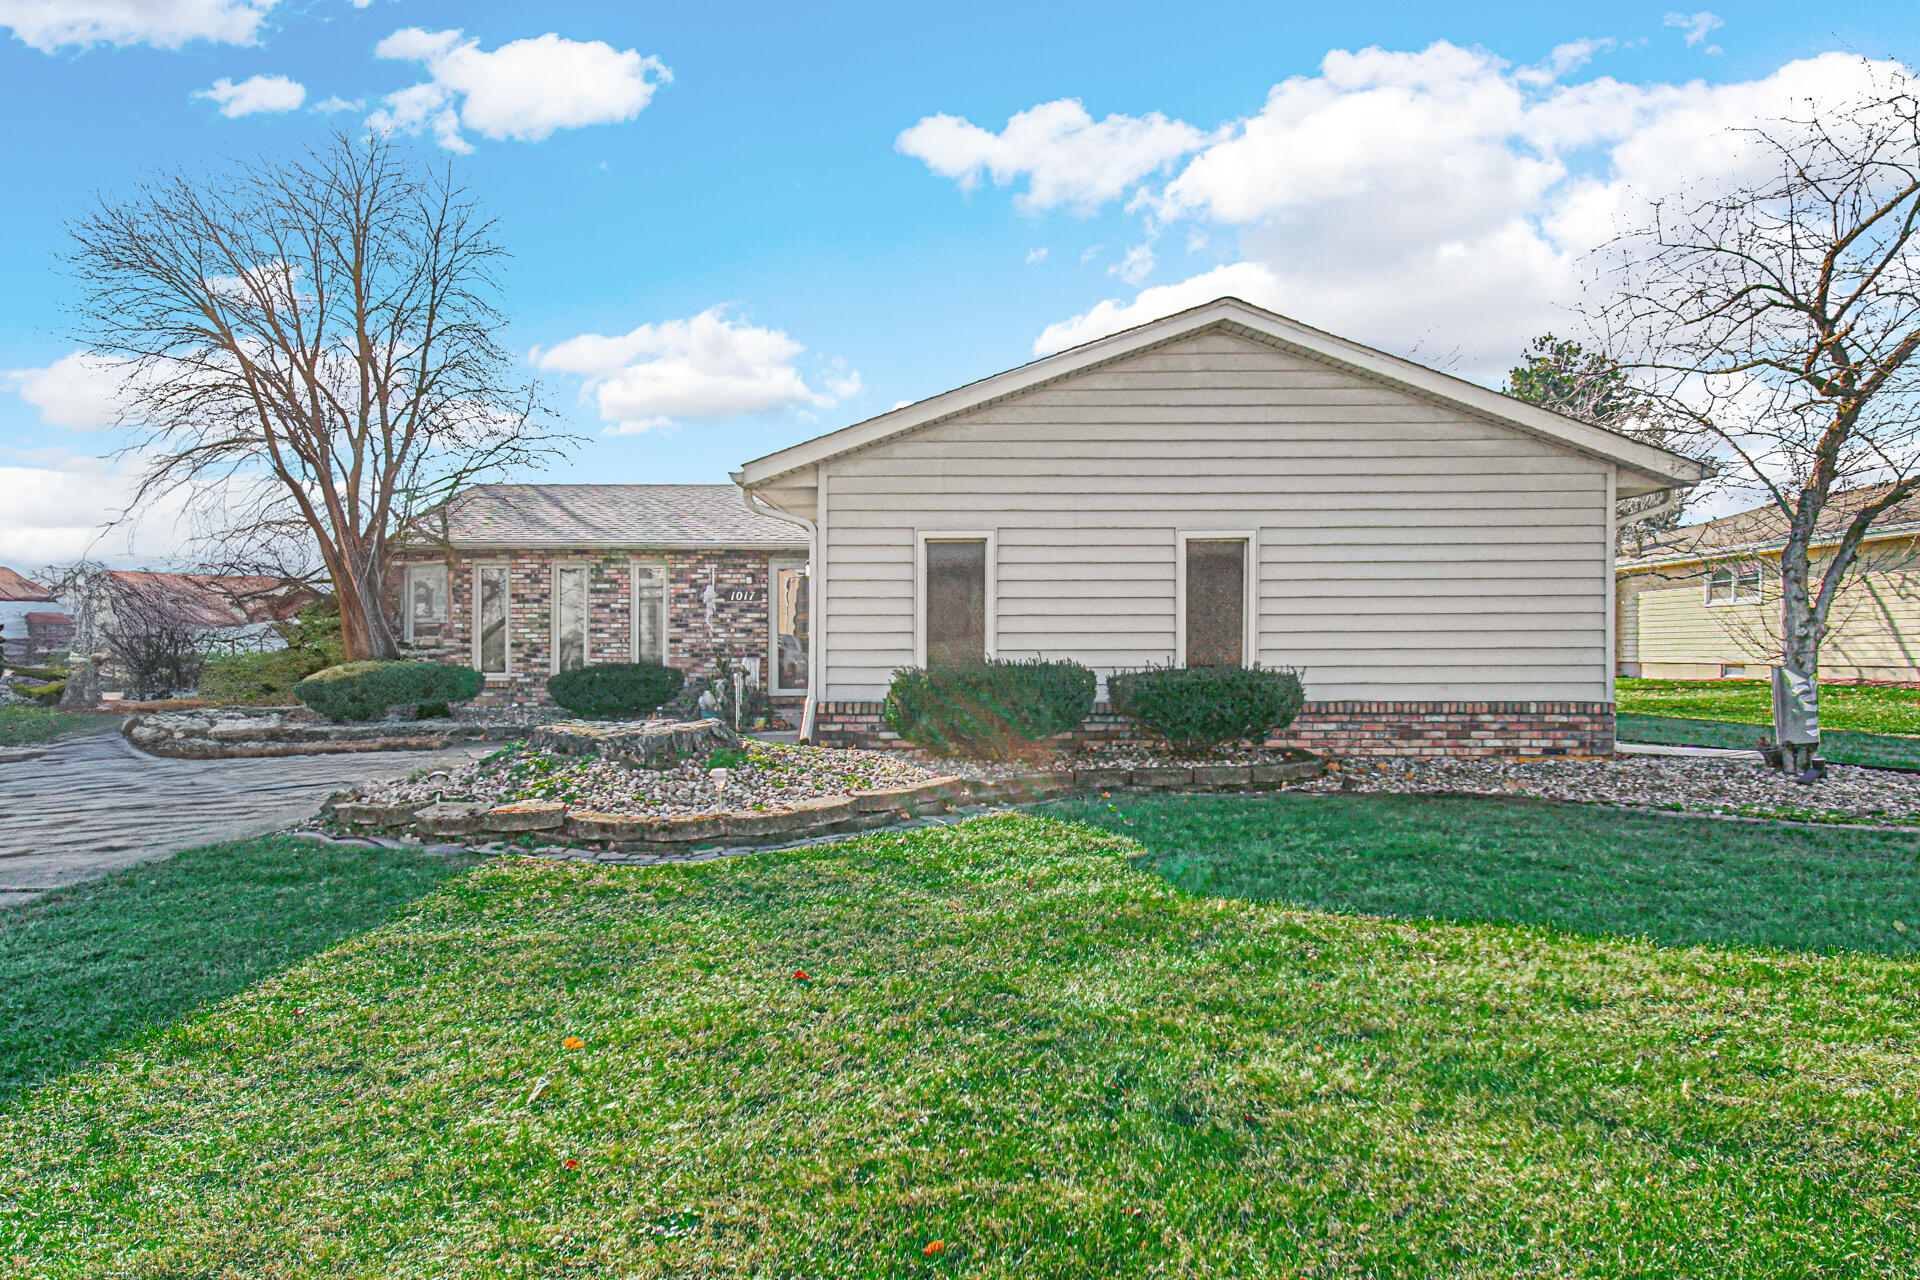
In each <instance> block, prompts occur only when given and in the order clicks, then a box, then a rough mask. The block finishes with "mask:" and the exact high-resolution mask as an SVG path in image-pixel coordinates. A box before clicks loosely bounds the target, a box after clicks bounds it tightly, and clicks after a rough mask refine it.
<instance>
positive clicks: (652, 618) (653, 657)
mask: <svg viewBox="0 0 1920 1280" xmlns="http://www.w3.org/2000/svg"><path fill="white" fill-rule="evenodd" d="M633 660H634V661H635V662H659V663H665V662H666V660H667V566H666V565H664V564H660V563H658V562H648V561H635V562H634V565H633Z"/></svg>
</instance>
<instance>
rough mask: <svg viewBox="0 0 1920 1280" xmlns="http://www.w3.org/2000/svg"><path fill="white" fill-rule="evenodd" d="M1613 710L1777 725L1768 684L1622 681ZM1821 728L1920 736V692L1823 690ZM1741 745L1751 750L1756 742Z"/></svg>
mask: <svg viewBox="0 0 1920 1280" xmlns="http://www.w3.org/2000/svg"><path fill="white" fill-rule="evenodd" d="M1614 683H1615V693H1614V705H1615V708H1616V709H1617V710H1618V711H1619V712H1620V713H1622V714H1624V715H1633V716H1670V717H1677V718H1679V719H1682V720H1726V721H1730V722H1732V723H1734V724H1761V725H1764V724H1772V723H1773V694H1772V693H1771V692H1770V690H1769V687H1768V685H1767V682H1766V681H1765V680H1617V681H1615V682H1614ZM1820 727H1821V728H1822V729H1823V730H1825V729H1849V730H1855V731H1858V732H1861V733H1894V734H1909V735H1915V736H1920V689H1900V688H1894V687H1892V686H1888V685H1863V684H1823V685H1821V686H1820ZM1742 745H1745V746H1751V745H1752V743H1751V741H1749V742H1747V743H1743V744H1742Z"/></svg>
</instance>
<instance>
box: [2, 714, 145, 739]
mask: <svg viewBox="0 0 1920 1280" xmlns="http://www.w3.org/2000/svg"><path fill="white" fill-rule="evenodd" d="M122 719H124V717H122V716H118V715H101V714H99V713H97V712H92V711H58V710H55V709H54V708H52V707H0V747H23V746H30V745H32V744H34V743H39V742H57V741H59V740H61V739H63V738H78V737H83V736H85V735H87V734H92V733H112V732H114V731H115V730H116V729H118V728H119V727H120V722H121V720H122Z"/></svg>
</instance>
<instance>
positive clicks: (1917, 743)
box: [1614, 715, 1920, 769]
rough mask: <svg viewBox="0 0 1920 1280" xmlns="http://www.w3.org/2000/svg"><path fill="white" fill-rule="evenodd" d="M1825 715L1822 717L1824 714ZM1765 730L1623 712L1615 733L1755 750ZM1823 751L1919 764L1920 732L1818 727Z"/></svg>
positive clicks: (1852, 759) (1850, 759) (1868, 761)
mask: <svg viewBox="0 0 1920 1280" xmlns="http://www.w3.org/2000/svg"><path fill="white" fill-rule="evenodd" d="M1822 718H1823V719H1824V717H1822ZM1763 732H1767V733H1769V736H1771V735H1770V731H1766V730H1763V729H1762V728H1760V727H1759V726H1756V725H1751V724H1731V723H1729V722H1727V721H1724V720H1682V719H1679V718H1678V717H1675V716H1639V715H1619V716H1616V717H1615V725H1614V733H1615V735H1616V736H1617V737H1618V738H1619V740H1620V741H1621V742H1650V743H1665V744H1669V745H1672V746H1677V747H1736V748H1744V749H1745V750H1748V751H1751V750H1753V748H1754V745H1755V743H1757V742H1758V741H1759V739H1760V737H1761V735H1762V733H1763ZM1820 755H1821V758H1822V759H1826V760H1831V761H1833V762H1834V763H1835V764H1861V765H1872V766H1876V767H1880V768H1891V769H1920V738H1907V737H1901V736H1899V735H1897V734H1891V733H1855V732H1851V731H1849V730H1846V729H1827V728H1823V729H1821V731H1820Z"/></svg>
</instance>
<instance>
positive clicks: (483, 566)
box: [473, 560, 513, 680]
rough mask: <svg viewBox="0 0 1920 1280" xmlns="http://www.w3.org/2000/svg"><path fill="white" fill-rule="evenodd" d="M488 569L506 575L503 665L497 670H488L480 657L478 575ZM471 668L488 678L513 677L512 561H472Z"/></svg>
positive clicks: (480, 592) (502, 678)
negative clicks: (496, 570) (482, 664)
mask: <svg viewBox="0 0 1920 1280" xmlns="http://www.w3.org/2000/svg"><path fill="white" fill-rule="evenodd" d="M488 569H498V570H500V572H502V573H504V574H506V575H507V594H506V597H505V599H506V605H507V607H506V614H505V617H504V618H503V619H502V624H503V627H504V629H505V631H506V644H505V646H504V654H503V658H504V665H503V666H502V667H501V669H500V670H498V671H488V670H487V669H486V668H485V667H483V666H481V665H480V664H481V657H480V636H481V630H482V628H481V621H480V603H481V599H482V596H483V594H484V593H483V592H482V591H481V590H480V576H481V574H482V573H484V572H485V571H486V570H488ZM473 669H474V670H475V671H478V672H479V673H480V674H481V675H483V676H485V677H486V678H487V679H489V680H511V679H512V678H513V563H512V561H509V560H476V561H474V562H473Z"/></svg>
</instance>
